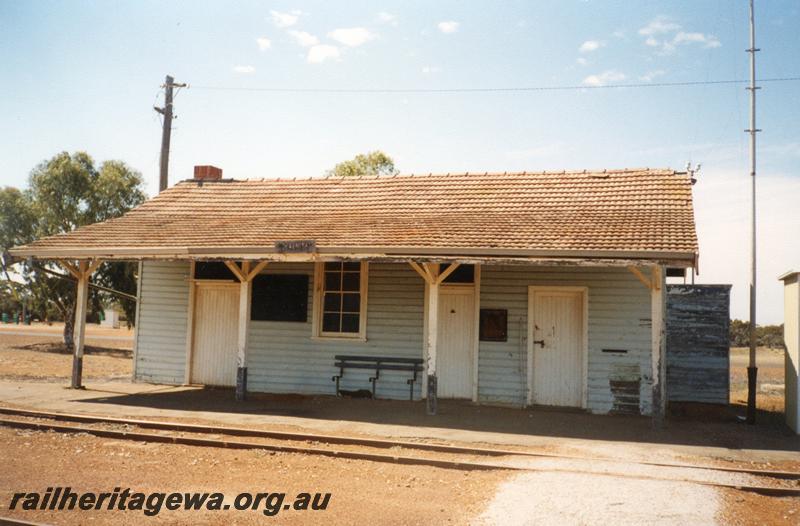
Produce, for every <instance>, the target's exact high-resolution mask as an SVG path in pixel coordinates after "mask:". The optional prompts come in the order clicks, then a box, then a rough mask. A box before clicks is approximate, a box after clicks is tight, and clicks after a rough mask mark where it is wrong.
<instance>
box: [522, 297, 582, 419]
mask: <svg viewBox="0 0 800 526" xmlns="http://www.w3.org/2000/svg"><path fill="white" fill-rule="evenodd" d="M585 299H586V291H585V290H584V289H581V288H569V287H564V288H545V287H530V292H529V300H528V309H529V328H528V349H529V352H530V354H531V355H532V356H531V358H532V359H531V360H530V367H531V368H532V371H531V372H529V375H528V378H529V380H530V381H531V383H532V386H531V387H532V389H531V392H530V393H529V395H528V396H529V402H530V403H533V404H537V405H552V406H566V407H582V406H584V405H585V403H584V389H585V386H584V383H585V379H584V378H585V375H584V371H585V367H586V362H585V360H586V344H587V342H586V333H585V323H586V320H585V319H584V317H585V308H584V305H585Z"/></svg>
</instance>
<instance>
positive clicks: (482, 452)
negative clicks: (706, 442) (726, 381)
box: [0, 407, 800, 480]
mask: <svg viewBox="0 0 800 526" xmlns="http://www.w3.org/2000/svg"><path fill="white" fill-rule="evenodd" d="M0 414H5V415H12V416H23V417H31V418H46V419H51V420H57V421H65V422H83V423H96V424H117V425H130V426H136V427H140V428H144V429H157V430H162V431H177V432H185V433H205V434H217V435H218V434H222V435H229V436H236V437H254V438H270V439H277V440H294V441H298V442H319V443H324V444H339V445H352V446H366V447H374V448H378V449H391V448H404V449H416V450H418V451H432V452H437V453H449V454H454V455H476V456H488V457H503V456H522V457H541V458H553V459H563V460H586V461H596V462H609V463H626V464H638V465H643V466H652V467H664V468H683V469H696V470H707V471H720V472H725V473H740V474H746V475H755V476H760V477H768V478H775V479H784V480H800V472H792V471H778V470H764V469H755V468H734V467H728V466H709V465H698V464H684V463H676V462H651V461H635V460H634V461H629V460H619V459H614V458H602V457H589V456H585V455H563V454H557V453H545V452H534V451H522V450H513V449H496V448H476V447H465V446H452V445H446V444H431V443H426V442H409V441H398V440H384V439H375V438H364V437H347V436H341V435H324V434H316V433H293V432H288V431H271V430H265V429H252V428H243V427H226V426H209V425H202V424H183V423H178V422H161V421H154V420H136V419H128V418H115V417H106V416H100V415H85V414H75V413H56V412H47V411H34V410H29V409H18V408H11V407H0Z"/></svg>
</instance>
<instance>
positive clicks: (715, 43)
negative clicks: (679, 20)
mask: <svg viewBox="0 0 800 526" xmlns="http://www.w3.org/2000/svg"><path fill="white" fill-rule="evenodd" d="M672 43H673V44H690V43H698V44H704V45H705V47H720V46H721V45H722V44H721V43H720V41H719V40H718V39H717V37H715V36H713V35H704V34H703V33H686V32H684V31H680V32H678V33H676V34H675V38H673V39H672Z"/></svg>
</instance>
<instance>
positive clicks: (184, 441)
mask: <svg viewBox="0 0 800 526" xmlns="http://www.w3.org/2000/svg"><path fill="white" fill-rule="evenodd" d="M0 426H5V427H11V428H17V429H33V430H39V431H57V432H61V433H85V434H88V435H92V436H96V437H101V438H113V439H121V440H133V441H137V442H157V443H166V444H177V445H186V446H199V447H214V448H221V449H260V450H265V451H274V452H279V453H297V454H302V455H319V456H325V457H331V458H346V459H351V460H366V461H372V462H386V463H392V464H403V465H416V466H430V467H437V468H443V469H458V470H465V471H477V470H481V471H500V470H508V471H517V472H535V471H547V472H566V473H579V474H592V475H598V476H611V477H622V478H632V479H639V480H659V481H674V482H685V483H693V484H699V485H704V486H713V487H719V488H727V489H735V490H739V491H746V492H750V493H757V494H760V495H767V496H774V497H797V496H800V488H786V487H774V486H756V485H741V484H726V483H723V482H711V481H702V480H691V479H680V478H675V477H654V476H648V475H639V474H627V473H594V472H589V471H582V470H578V469H569V468H557V467H548V468H535V467H530V466H514V465H506V464H495V463H489V462H475V461H461V460H446V459H437V458H424V457H414V456H403V455H387V454H381V453H363V452H358V451H340V450H332V449H319V448H313V447H297V446H287V445H277V444H262V443H257V442H240V441H231V440H215V439H209V438H193V437H186V436H174V435H159V434H154V433H141V432H130V431H118V430H110V429H97V428H93V427H86V426H80V425H76V426H72V425H60V424H54V423H47V422H31V421H20V420H11V419H7V418H0Z"/></svg>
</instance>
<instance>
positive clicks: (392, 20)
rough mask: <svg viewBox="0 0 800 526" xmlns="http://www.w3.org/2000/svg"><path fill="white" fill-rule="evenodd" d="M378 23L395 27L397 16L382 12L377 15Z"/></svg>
mask: <svg viewBox="0 0 800 526" xmlns="http://www.w3.org/2000/svg"><path fill="white" fill-rule="evenodd" d="M378 21H379V22H382V23H384V24H391V25H393V26H396V25H397V15H393V14H391V13H387V12H385V11H382V12H380V13H378Z"/></svg>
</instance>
